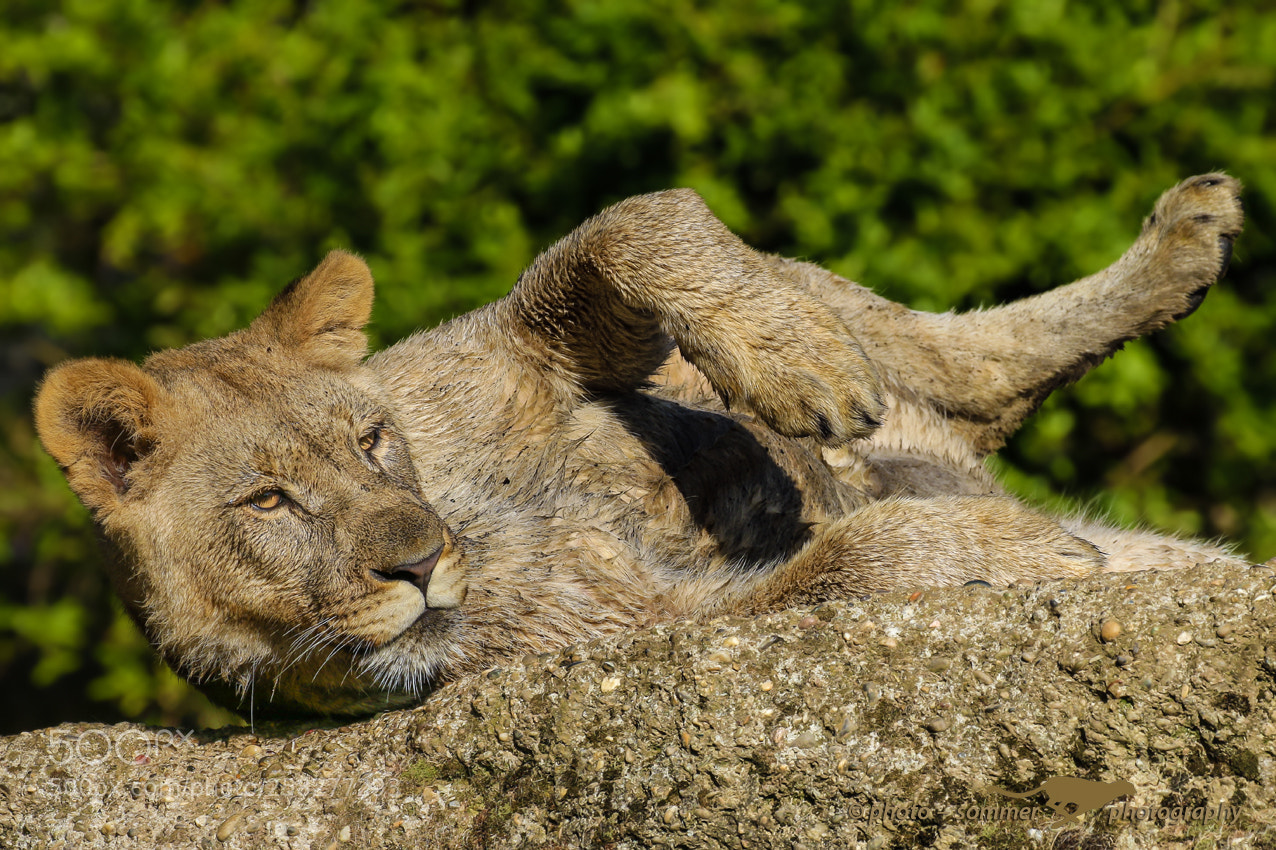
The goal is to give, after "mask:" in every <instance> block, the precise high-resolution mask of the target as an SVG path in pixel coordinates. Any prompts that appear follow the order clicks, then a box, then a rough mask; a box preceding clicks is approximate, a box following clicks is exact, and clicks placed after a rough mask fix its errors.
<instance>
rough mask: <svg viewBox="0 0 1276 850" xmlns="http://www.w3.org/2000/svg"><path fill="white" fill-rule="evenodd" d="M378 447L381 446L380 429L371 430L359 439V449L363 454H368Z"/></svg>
mask: <svg viewBox="0 0 1276 850" xmlns="http://www.w3.org/2000/svg"><path fill="white" fill-rule="evenodd" d="M379 445H381V429H380V428H372V429H370V430H369V431H368V432H367V433H366V434H364V435H363V436H362V437H360V438H359V448H361V449H363V450H364V451H365V452H370V451H372V450H373V449H375V448H376V447H377V446H379Z"/></svg>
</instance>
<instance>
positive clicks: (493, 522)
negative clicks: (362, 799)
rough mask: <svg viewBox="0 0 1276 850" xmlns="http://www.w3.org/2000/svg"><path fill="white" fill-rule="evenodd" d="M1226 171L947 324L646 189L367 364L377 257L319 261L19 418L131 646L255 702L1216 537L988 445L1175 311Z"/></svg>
mask: <svg viewBox="0 0 1276 850" xmlns="http://www.w3.org/2000/svg"><path fill="white" fill-rule="evenodd" d="M1239 190H1240V185H1239V183H1237V181H1235V180H1233V179H1232V178H1230V177H1227V176H1224V175H1221V174H1210V175H1205V176H1202V177H1195V178H1192V179H1190V180H1187V181H1185V182H1184V183H1181V184H1180V185H1178V186H1176V187H1175V188H1173V189H1171V190H1170V191H1169V192H1167V193H1166V194H1165V195H1164V196H1163V197H1162V198H1161V199H1160V201H1159V202H1158V203H1157V206H1156V210H1155V212H1154V213H1153V214H1152V215H1151V216H1150V217H1149V218H1148V219H1147V221H1146V222H1145V223H1144V226H1143V232H1142V234H1141V235H1140V236H1139V238H1138V240H1137V241H1136V242H1135V243H1134V245H1133V247H1131V248H1130V250H1129V251H1127V252H1126V253H1125V255H1124V256H1122V257H1121V259H1119V260H1118V261H1117V262H1116V263H1114V264H1113V265H1112V266H1111V267H1110V268H1108V269H1107V270H1105V271H1102V272H1100V273H1098V274H1096V275H1093V276H1091V277H1088V278H1085V279H1084V280H1080V281H1078V282H1076V283H1073V284H1070V285H1068V286H1065V287H1062V288H1059V289H1056V290H1053V291H1051V292H1047V293H1044V294H1041V295H1038V296H1035V297H1033V298H1028V299H1025V300H1022V301H1018V302H1015V303H1012V304H1010V305H1007V306H1004V307H1000V308H997V309H993V310H987V311H981V312H974V313H967V314H961V315H956V314H951V313H950V314H944V315H932V314H927V313H919V312H914V311H911V310H908V309H906V308H904V307H902V306H900V305H898V304H894V303H892V302H889V301H886V300H884V299H882V298H879V297H877V296H875V295H873V294H872V293H870V292H869V291H868V290H866V289H863V288H861V287H859V286H857V285H855V284H852V283H849V282H847V281H845V280H842V279H841V278H838V277H836V276H835V275H833V274H831V273H829V272H827V271H824V270H822V269H820V268H817V267H815V266H812V265H809V264H806V263H800V262H794V261H791V260H785V259H780V258H777V257H771V256H766V255H763V254H760V253H757V252H755V251H753V250H751V249H750V248H748V247H747V246H745V245H744V244H743V243H742V242H741V241H740V240H739V239H737V238H736V237H735V236H733V235H732V234H731V233H730V232H729V231H728V230H727V229H726V228H725V227H724V226H723V225H722V224H721V222H719V221H718V220H717V219H716V218H715V217H714V216H713V214H712V213H710V211H709V210H708V209H707V208H706V207H705V205H704V203H703V202H702V201H701V200H700V198H699V197H698V196H697V195H696V194H695V193H693V192H690V191H686V190H679V191H671V192H661V193H657V194H653V195H644V196H641V197H636V198H630V199H629V200H626V201H623V202H621V203H619V204H617V205H615V206H613V207H611V208H609V209H607V210H604V211H603V212H602V213H600V214H599V215H598V216H596V217H594V218H592V219H590V220H589V221H587V222H585V223H584V224H583V225H581V226H580V228H578V229H577V230H576V231H574V232H573V233H571V234H570V235H568V236H567V237H566V238H565V239H563V240H562V241H561V242H559V243H558V244H556V245H554V246H553V247H551V248H550V249H549V250H548V251H546V252H545V253H544V254H543V255H541V256H540V257H539V258H538V259H537V260H536V261H535V262H534V263H533V264H532V266H531V267H530V268H529V269H528V270H527V271H526V272H525V273H524V274H523V275H522V277H521V278H520V279H519V280H518V283H517V284H516V285H515V287H514V289H513V291H512V292H511V293H510V294H509V295H508V296H506V297H505V298H503V299H501V300H500V301H498V302H496V303H493V304H489V305H488V306H486V307H484V308H482V309H480V310H476V311H475V312H473V313H470V314H468V315H465V316H462V317H461V318H459V319H456V320H454V321H452V322H450V323H448V324H446V325H443V326H441V327H438V328H435V329H434V330H432V331H428V332H424V333H419V334H417V335H415V336H412V337H410V338H409V339H406V340H403V341H402V342H399V343H398V344H396V345H394V346H392V347H390V348H388V349H386V350H385V351H382V352H380V353H378V354H375V355H373V356H372V357H366V354H367V352H366V341H365V338H364V335H363V332H362V328H363V326H364V324H365V323H366V322H367V320H368V316H369V313H370V310H371V307H372V278H371V276H370V274H369V272H368V268H367V266H365V265H364V263H363V262H362V261H361V260H359V259H358V258H356V257H354V256H352V255H350V254H346V253H342V252H333V253H331V254H329V255H328V257H327V258H326V259H325V260H324V261H323V262H322V263H320V265H319V266H318V268H316V269H315V270H314V271H313V272H311V273H310V274H309V275H307V276H306V277H304V278H301V279H300V280H298V281H296V282H295V283H293V284H292V285H290V286H288V287H287V288H286V289H285V290H284V291H283V292H282V293H281V294H280V295H279V296H278V297H277V298H276V299H275V300H274V302H273V303H272V304H271V305H270V306H269V307H268V308H267V309H266V311H265V312H264V313H263V314H262V315H261V316H260V317H259V318H258V319H257V320H256V321H254V322H253V323H252V324H251V325H250V326H249V327H248V328H246V329H244V330H241V331H238V332H236V333H232V334H231V335H229V336H227V337H224V338H222V339H215V340H208V341H205V342H200V343H196V344H194V345H191V346H188V347H186V348H182V349H179V350H175V351H162V352H160V353H158V354H155V355H152V356H151V357H150V358H148V359H147V361H146V362H145V363H144V364H143V365H142V366H141V367H138V366H136V365H134V364H132V363H126V362H122V361H118V360H104V359H85V360H77V361H73V362H69V363H65V364H63V365H61V366H58V367H57V368H55V369H54V370H52V371H51V372H50V373H49V375H48V376H47V378H46V379H45V381H44V384H43V386H42V387H41V389H40V392H39V395H38V398H37V399H36V423H37V426H38V429H39V434H40V439H41V441H42V442H43V444H44V446H45V447H46V449H47V450H48V451H49V453H50V454H52V455H53V457H54V458H56V460H57V462H58V463H59V464H60V465H61V467H62V469H63V471H64V473H65V474H66V477H67V481H68V482H69V483H70V485H71V487H72V489H73V490H74V491H75V493H76V494H77V495H78V496H79V498H80V499H81V500H82V501H83V502H84V504H85V505H86V506H88V508H89V509H90V510H91V511H92V513H93V516H94V519H95V521H96V522H97V524H98V526H99V527H100V529H101V532H102V537H103V540H104V541H105V545H106V546H107V547H108V548H109V549H110V555H111V560H112V562H113V565H114V566H113V576H112V578H113V581H114V585H115V587H116V589H117V590H118V592H119V594H120V597H121V598H122V599H123V601H124V604H125V606H126V607H127V609H128V611H129V612H130V613H131V614H132V616H133V617H134V618H135V619H136V621H137V622H138V624H139V625H140V626H141V628H142V629H143V630H144V631H145V633H146V634H147V636H148V637H149V639H150V640H151V642H152V644H153V645H154V646H155V647H156V649H157V650H158V651H159V652H160V653H161V654H162V655H163V656H164V658H165V659H166V660H167V661H168V663H169V664H170V665H172V667H173V668H174V669H175V670H177V671H178V672H179V673H180V674H182V675H183V676H185V677H187V678H188V679H189V680H191V681H192V682H194V683H195V684H197V685H199V686H200V687H203V688H205V689H206V690H209V691H210V692H212V693H213V694H214V695H215V696H218V697H220V698H221V699H222V700H223V701H226V702H229V703H230V704H232V705H234V704H236V703H240V701H241V700H243V699H244V698H245V697H246V696H247V695H249V694H250V693H251V695H252V699H253V700H254V701H255V707H256V709H257V710H258V711H260V710H262V709H270V708H273V709H275V710H277V711H302V712H323V713H342V714H350V713H360V712H367V711H371V710H376V709H380V708H385V707H387V706H393V705H401V704H406V703H411V702H413V701H417V700H419V699H420V698H421V697H422V696H423V695H424V694H425V693H427V692H428V691H429V690H430V689H431V688H432V687H433V686H435V685H436V684H437V683H439V682H440V681H443V680H446V679H448V678H452V677H455V676H457V675H459V674H462V673H466V672H469V671H474V670H478V669H481V668H483V667H485V666H488V665H491V664H492V663H494V662H496V661H498V660H500V659H507V658H509V657H511V656H515V655H519V654H523V653H526V652H529V651H540V650H546V649H551V648H555V647H561V646H563V645H565V644H568V643H571V642H574V641H580V640H586V639H589V638H593V637H596V636H599V635H603V634H607V633H611V632H615V631H617V630H622V629H634V628H638V627H641V626H644V625H646V624H650V623H654V622H659V621H663V620H672V619H676V618H681V617H689V616H694V615H701V614H705V613H710V612H715V611H730V612H738V613H752V612H763V611H770V610H775V609H778V608H782V607H785V606H791V605H794V604H797V603H805V602H810V601H812V600H820V599H828V598H836V597H847V596H851V595H855V594H863V593H867V592H872V591H878V590H886V589H891V588H900V587H909V586H921V585H956V584H962V583H964V582H968V581H972V580H982V581H987V582H991V583H994V584H1000V583H1008V582H1013V581H1015V580H1021V579H1028V580H1033V579H1049V578H1068V577H1075V576H1084V575H1087V574H1090V573H1093V572H1096V571H1103V570H1133V569H1149V568H1160V567H1181V566H1190V565H1192V564H1197V563H1201V562H1205V561H1210V560H1215V559H1232V556H1231V555H1230V554H1229V553H1228V552H1227V551H1225V550H1222V549H1219V548H1215V547H1212V546H1208V545H1204V544H1200V543H1194V542H1184V541H1179V540H1175V539H1170V538H1163V537H1158V536H1155V535H1151V534H1146V533H1136V532H1126V531H1120V530H1117V529H1112V528H1106V527H1103V526H1100V525H1097V524H1089V523H1086V522H1085V521H1082V520H1074V519H1066V518H1065V519H1061V518H1057V517H1051V516H1047V515H1045V514H1043V513H1040V512H1038V511H1036V510H1034V509H1032V508H1029V507H1026V506H1024V505H1022V504H1020V503H1019V502H1017V501H1015V500H1013V499H1011V498H1009V497H1008V496H1006V495H1005V494H1004V493H1003V492H1002V491H1001V489H1000V488H999V487H998V486H997V484H996V482H995V481H993V479H992V478H991V476H990V475H989V474H988V473H987V472H986V471H985V469H984V466H983V464H982V460H983V458H984V457H986V456H987V455H988V454H989V453H990V452H992V451H994V450H996V449H997V448H998V447H999V446H1000V445H1001V444H1002V442H1003V441H1004V440H1005V439H1006V437H1007V435H1009V434H1010V433H1011V432H1012V431H1013V430H1014V429H1015V428H1016V427H1017V426H1018V425H1019V423H1020V422H1022V421H1023V419H1024V418H1025V417H1026V416H1027V415H1028V414H1030V413H1031V412H1032V411H1033V410H1034V409H1035V408H1036V407H1037V405H1038V404H1039V403H1040V402H1041V400H1042V399H1043V398H1044V397H1045V396H1046V395H1047V394H1048V393H1049V392H1050V391H1051V390H1052V389H1053V388H1055V387H1057V386H1059V385H1060V384H1063V383H1066V382H1068V381H1071V380H1074V379H1076V378H1077V377H1078V376H1080V375H1081V374H1082V373H1083V372H1085V370H1087V369H1088V368H1090V367H1091V366H1093V365H1094V364H1096V363H1098V362H1099V361H1101V360H1103V359H1104V358H1105V357H1107V356H1108V355H1110V354H1112V353H1113V351H1115V350H1116V349H1117V348H1118V347H1119V346H1120V344H1121V343H1122V342H1123V341H1125V340H1128V339H1132V338H1134V337H1136V336H1139V335H1140V334H1144V333H1147V332H1149V331H1152V330H1155V329H1157V328H1160V327H1162V326H1164V325H1166V324H1168V323H1169V322H1171V321H1173V320H1175V319H1177V318H1180V317H1182V316H1185V315H1187V314H1188V313H1190V312H1191V311H1192V310H1193V309H1195V307H1196V306H1197V305H1198V304H1199V303H1200V301H1201V298H1202V297H1203V296H1204V294H1205V291H1206V290H1207V289H1208V287H1209V286H1210V285H1211V284H1213V283H1214V281H1215V280H1216V279H1217V277H1218V276H1219V275H1220V274H1221V272H1222V271H1223V270H1224V269H1225V267H1226V265H1227V261H1228V258H1229V256H1230V253H1231V245H1232V241H1233V239H1234V238H1235V237H1236V235H1237V234H1238V233H1239V232H1240V229H1241V208H1240V204H1239V201H1238V192H1239ZM254 686H255V687H254Z"/></svg>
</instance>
